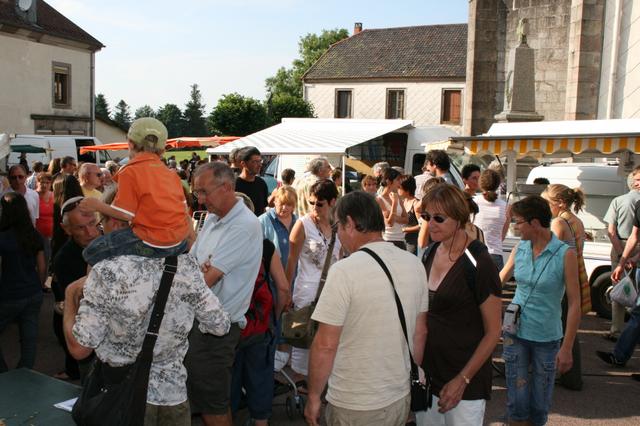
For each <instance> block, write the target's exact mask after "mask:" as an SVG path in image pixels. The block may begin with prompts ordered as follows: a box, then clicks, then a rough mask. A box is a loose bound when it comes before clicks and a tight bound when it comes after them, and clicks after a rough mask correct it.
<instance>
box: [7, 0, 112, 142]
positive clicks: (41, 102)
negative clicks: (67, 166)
mask: <svg viewBox="0 0 640 426" xmlns="http://www.w3.org/2000/svg"><path fill="white" fill-rule="evenodd" d="M102 47H104V46H103V45H102V43H100V42H99V41H98V40H96V39H95V38H93V37H92V36H91V35H90V34H88V33H87V32H85V31H84V30H83V29H81V28H80V27H78V26H77V25H75V24H74V23H73V22H71V21H70V20H69V19H67V18H66V17H64V16H63V15H62V14H60V13H59V12H58V11H56V10H55V9H54V8H53V7H51V6H50V5H49V4H47V3H46V2H45V1H42V0H20V1H18V0H0V77H1V78H0V133H8V134H12V133H22V134H42V135H48V134H55V135H59V134H72V135H93V134H94V118H93V102H94V67H95V58H94V55H95V53H96V52H97V51H99V50H100V49H101V48H102Z"/></svg>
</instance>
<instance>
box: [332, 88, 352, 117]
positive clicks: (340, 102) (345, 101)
mask: <svg viewBox="0 0 640 426" xmlns="http://www.w3.org/2000/svg"><path fill="white" fill-rule="evenodd" d="M352 97H353V93H352V91H351V90H350V89H349V90H344V89H338V90H336V109H335V114H334V117H335V118H351V117H352V115H353V101H352Z"/></svg>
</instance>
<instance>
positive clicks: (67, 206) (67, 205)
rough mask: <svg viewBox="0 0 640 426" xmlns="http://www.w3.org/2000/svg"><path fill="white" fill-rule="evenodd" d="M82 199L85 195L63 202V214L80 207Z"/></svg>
mask: <svg viewBox="0 0 640 426" xmlns="http://www.w3.org/2000/svg"><path fill="white" fill-rule="evenodd" d="M82 200H84V197H82V196H80V197H73V198H69V199H68V200H67V201H65V202H64V204H62V208H61V209H60V210H61V211H62V214H63V215H64V214H65V213H69V212H70V211H72V210H73V209H75V208H76V207H78V205H79V204H80V203H81V202H82Z"/></svg>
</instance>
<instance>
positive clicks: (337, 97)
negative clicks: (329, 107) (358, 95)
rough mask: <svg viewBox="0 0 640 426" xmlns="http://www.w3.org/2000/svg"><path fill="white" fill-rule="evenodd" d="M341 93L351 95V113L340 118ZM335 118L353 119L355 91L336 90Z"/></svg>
mask: <svg viewBox="0 0 640 426" xmlns="http://www.w3.org/2000/svg"><path fill="white" fill-rule="evenodd" d="M340 92H348V93H349V113H348V115H347V116H346V117H339V116H338V111H340V105H339V100H340ZM333 118H353V89H335V95H334V109H333Z"/></svg>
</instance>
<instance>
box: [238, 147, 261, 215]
mask: <svg viewBox="0 0 640 426" xmlns="http://www.w3.org/2000/svg"><path fill="white" fill-rule="evenodd" d="M237 158H238V159H239V160H240V166H241V167H242V171H241V172H240V175H239V176H238V177H237V178H236V191H238V192H242V193H243V194H245V195H246V196H247V197H249V198H251V202H253V207H254V213H255V215H256V216H260V215H261V214H262V213H264V209H265V208H266V207H267V198H268V197H269V190H268V189H267V183H266V182H265V181H264V180H263V179H262V178H261V177H260V170H261V169H262V156H261V154H260V151H258V148H256V147H253V146H250V147H247V148H244V149H243V150H241V151H240V152H239V153H238V154H237Z"/></svg>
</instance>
